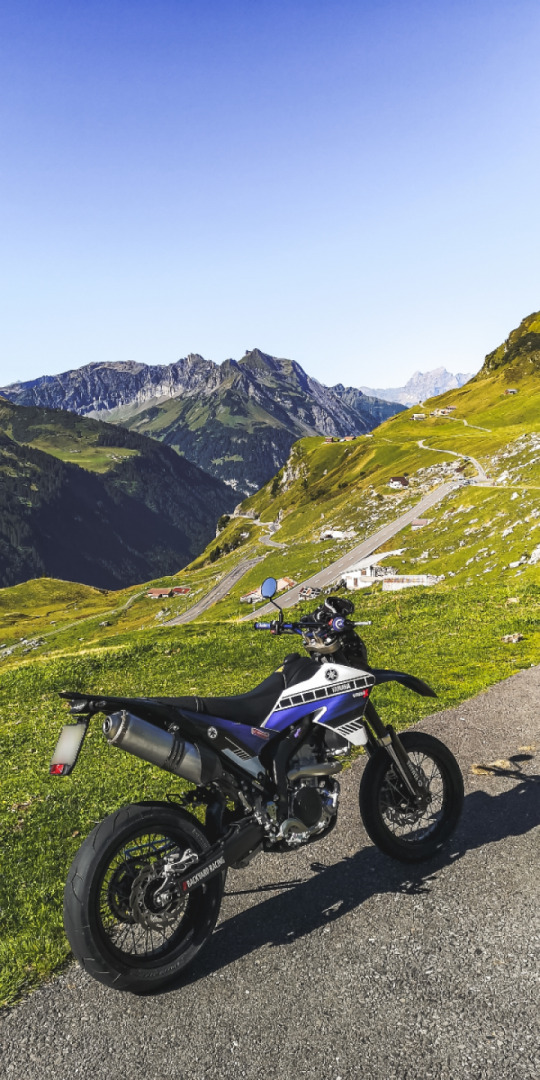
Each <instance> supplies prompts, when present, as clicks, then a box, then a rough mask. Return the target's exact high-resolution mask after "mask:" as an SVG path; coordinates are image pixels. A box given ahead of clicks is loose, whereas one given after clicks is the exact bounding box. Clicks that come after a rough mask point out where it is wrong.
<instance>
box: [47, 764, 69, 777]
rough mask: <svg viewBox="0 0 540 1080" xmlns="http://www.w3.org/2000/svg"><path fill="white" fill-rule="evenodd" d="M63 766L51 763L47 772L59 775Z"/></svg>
mask: <svg viewBox="0 0 540 1080" xmlns="http://www.w3.org/2000/svg"><path fill="white" fill-rule="evenodd" d="M65 767H66V766H65V765H60V764H59V763H58V764H56V765H51V767H50V769H49V773H50V775H51V776H61V775H62V773H63V771H64V769H65Z"/></svg>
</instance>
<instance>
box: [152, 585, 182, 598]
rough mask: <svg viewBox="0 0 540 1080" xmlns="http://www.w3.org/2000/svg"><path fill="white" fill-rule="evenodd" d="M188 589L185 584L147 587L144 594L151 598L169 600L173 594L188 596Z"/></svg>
mask: <svg viewBox="0 0 540 1080" xmlns="http://www.w3.org/2000/svg"><path fill="white" fill-rule="evenodd" d="M190 591H191V590H190V589H189V588H188V587H187V586H186V585H175V586H174V588H167V586H164V587H163V588H161V589H149V590H148V592H147V594H146V595H147V596H149V597H150V599H151V600H170V599H171V598H172V597H173V596H189V593H190Z"/></svg>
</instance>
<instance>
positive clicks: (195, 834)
mask: <svg viewBox="0 0 540 1080" xmlns="http://www.w3.org/2000/svg"><path fill="white" fill-rule="evenodd" d="M209 847H210V844H209V842H208V840H207V838H206V836H205V833H204V831H203V829H202V826H201V825H200V824H199V822H198V821H197V820H196V819H195V818H193V817H191V816H190V815H189V814H186V813H184V812H183V811H181V810H178V809H177V808H175V807H173V806H169V805H168V804H166V803H137V804H134V805H132V806H125V807H124V808H123V809H122V810H118V811H117V812H116V813H115V814H111V815H110V817H107V818H105V820H104V821H102V822H101V824H100V825H97V826H96V828H95V829H93V830H92V832H91V833H90V835H89V836H88V837H87V839H86V840H85V841H84V843H83V844H82V846H81V847H80V848H79V851H78V852H77V855H76V856H75V859H74V861H73V863H72V866H71V869H70V871H69V875H68V879H67V882H66V887H65V890H64V927H65V931H66V935H67V937H68V940H69V943H70V945H71V948H72V950H73V952H74V954H75V956H76V958H77V960H78V961H79V963H80V964H81V966H82V967H83V968H84V969H85V970H86V971H87V972H88V974H89V975H92V977H93V978H94V979H98V980H99V981H100V982H103V983H105V984H106V985H107V986H112V987H114V988H115V989H116V990H131V991H132V992H134V993H141V992H147V993H148V992H150V993H153V992H156V991H158V990H162V989H163V988H164V987H166V986H168V985H170V984H171V983H173V982H174V981H175V980H176V979H177V977H178V975H179V974H180V972H182V971H183V970H184V968H186V967H187V965H188V964H190V963H191V962H192V961H193V960H194V958H195V956H196V955H197V953H198V952H199V950H200V949H201V948H202V946H203V945H204V944H205V942H206V941H207V940H208V938H209V937H210V934H211V933H212V930H213V929H214V926H215V923H216V920H217V917H218V914H219V908H220V904H221V897H222V894H223V887H224V883H225V872H224V873H222V874H220V875H218V876H216V877H213V878H211V879H210V880H209V881H207V882H206V883H205V884H204V885H201V886H199V887H198V888H197V889H194V890H193V891H192V892H191V893H190V894H189V896H188V897H187V898H184V897H182V896H179V895H176V894H175V893H174V891H173V893H172V894H171V895H170V896H169V897H168V899H167V902H166V903H165V904H163V902H162V901H161V900H160V895H159V889H160V887H161V886H162V884H163V873H162V871H163V864H164V860H170V859H171V856H172V859H173V861H174V860H177V861H178V860H181V859H182V857H183V856H185V855H186V852H188V851H191V852H192V853H194V854H196V855H201V854H203V853H204V852H206V851H207V850H208V848H209ZM189 857H190V856H189V854H188V856H187V858H189Z"/></svg>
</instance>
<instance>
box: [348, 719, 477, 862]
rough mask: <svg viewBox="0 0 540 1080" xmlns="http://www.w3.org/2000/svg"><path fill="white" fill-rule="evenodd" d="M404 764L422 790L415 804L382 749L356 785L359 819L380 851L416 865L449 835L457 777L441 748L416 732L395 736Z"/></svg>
mask: <svg viewBox="0 0 540 1080" xmlns="http://www.w3.org/2000/svg"><path fill="white" fill-rule="evenodd" d="M400 739H401V742H402V744H403V747H404V749H405V750H406V752H407V754H408V757H409V762H410V765H411V767H412V770H413V772H414V773H415V774H416V777H417V779H418V781H419V782H420V783H421V785H422V787H423V788H424V792H425V798H424V800H423V801H422V803H421V804H417V803H416V802H415V800H414V799H413V798H412V796H411V795H410V792H409V791H408V789H407V787H406V786H405V784H404V782H403V780H402V779H401V777H400V776H399V773H398V772H397V769H396V767H395V765H394V763H393V761H392V760H391V758H390V757H389V755H388V753H387V751H386V750H384V749H382V748H381V749H379V750H377V751H376V753H375V754H374V755H373V757H371V758H370V759H369V761H368V762H367V765H366V767H365V769H364V774H363V776H362V782H361V784H360V813H361V815H362V821H363V822H364V826H365V829H366V832H367V833H368V835H369V836H370V837H371V839H372V840H373V843H374V844H376V845H377V847H378V848H380V849H381V851H384V852H385V854H386V855H390V856H391V858H393V859H400V860H401V861H402V862H421V861H422V859H429V858H430V857H431V856H432V855H434V854H435V852H436V851H438V850H439V848H441V847H442V845H443V844H444V842H445V841H446V840H447V839H448V838H449V837H450V836H451V834H452V833H453V831H454V829H455V827H456V825H457V822H458V820H459V816H460V814H461V809H462V806H463V777H462V775H461V770H460V768H459V765H458V763H457V761H456V759H455V757H454V755H453V754H452V753H451V752H450V750H449V749H448V747H447V746H445V745H444V743H442V742H440V741H439V739H435V738H434V737H433V736H432V735H426V734H424V732H422V731H406V732H404V733H403V734H402V735H400Z"/></svg>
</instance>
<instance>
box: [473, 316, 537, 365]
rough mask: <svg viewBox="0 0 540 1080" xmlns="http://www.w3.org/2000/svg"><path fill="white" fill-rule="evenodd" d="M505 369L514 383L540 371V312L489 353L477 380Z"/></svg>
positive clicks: (522, 323)
mask: <svg viewBox="0 0 540 1080" xmlns="http://www.w3.org/2000/svg"><path fill="white" fill-rule="evenodd" d="M503 369H504V370H505V372H506V373H507V374H508V375H510V376H511V378H512V379H513V380H514V381H516V380H517V381H519V380H521V379H522V378H523V376H524V375H530V374H533V373H535V372H536V373H537V372H538V371H539V370H540V311H534V312H533V313H532V315H527V317H526V318H525V319H523V320H522V322H521V323H520V324H519V326H518V327H517V328H516V329H515V330H512V332H511V333H510V334H509V335H508V337H507V339H506V341H504V342H503V344H502V345H499V348H498V349H494V351H493V352H490V353H488V355H487V356H486V359H485V360H484V364H483V367H482V368H481V369H480V371H479V372H478V375H477V376H476V378H477V379H478V378H480V379H481V378H483V377H484V376H486V375H491V374H493V373H495V372H497V371H501V370H503Z"/></svg>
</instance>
